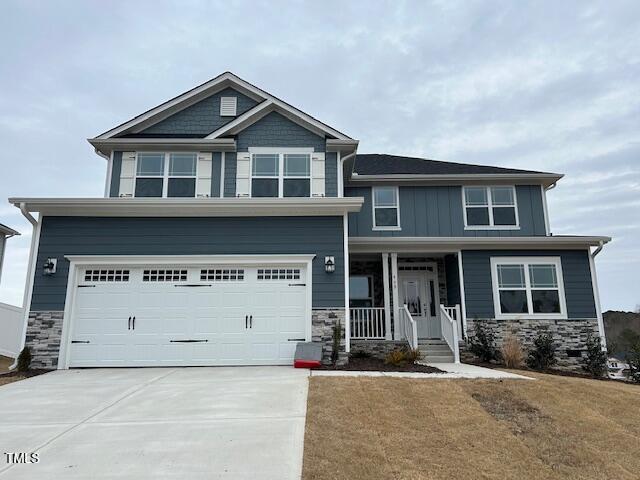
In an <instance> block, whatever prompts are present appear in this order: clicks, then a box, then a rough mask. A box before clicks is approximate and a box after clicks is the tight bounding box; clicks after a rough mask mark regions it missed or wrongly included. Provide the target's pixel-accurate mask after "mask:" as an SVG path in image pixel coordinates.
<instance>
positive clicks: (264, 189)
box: [251, 153, 311, 197]
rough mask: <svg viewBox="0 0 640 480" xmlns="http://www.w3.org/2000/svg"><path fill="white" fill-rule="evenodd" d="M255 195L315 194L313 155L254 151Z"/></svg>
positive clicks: (252, 189) (252, 175) (290, 195)
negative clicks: (312, 174) (312, 181)
mask: <svg viewBox="0 0 640 480" xmlns="http://www.w3.org/2000/svg"><path fill="white" fill-rule="evenodd" d="M251 196H252V197H309V196H311V155H310V154H308V153H254V154H253V155H252V158H251Z"/></svg>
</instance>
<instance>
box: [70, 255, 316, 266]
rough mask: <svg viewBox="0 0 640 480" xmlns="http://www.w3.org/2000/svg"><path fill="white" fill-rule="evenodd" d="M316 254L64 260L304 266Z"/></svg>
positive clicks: (80, 260) (79, 259)
mask: <svg viewBox="0 0 640 480" xmlns="http://www.w3.org/2000/svg"><path fill="white" fill-rule="evenodd" d="M315 257H316V255H315V254H294V255H280V254H274V255H66V256H65V257H64V258H66V259H67V260H69V261H70V262H73V263H75V264H78V265H148V264H150V263H153V264H154V265H155V264H161V265H185V266H187V265H201V264H214V265H259V264H269V265H278V264H287V265H289V264H290V265H304V264H307V263H308V262H310V261H312V260H313V259H314V258H315Z"/></svg>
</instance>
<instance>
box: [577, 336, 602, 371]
mask: <svg viewBox="0 0 640 480" xmlns="http://www.w3.org/2000/svg"><path fill="white" fill-rule="evenodd" d="M586 345H587V356H586V358H585V359H584V364H583V365H582V368H583V370H584V371H586V372H588V373H589V374H590V375H591V376H592V377H595V378H600V377H603V376H604V374H605V373H606V372H607V352H606V351H605V350H604V349H603V348H602V340H601V338H600V336H599V335H597V336H594V335H593V333H591V332H589V334H588V335H587V344H586Z"/></svg>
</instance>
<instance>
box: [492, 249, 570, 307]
mask: <svg viewBox="0 0 640 480" xmlns="http://www.w3.org/2000/svg"><path fill="white" fill-rule="evenodd" d="M491 274H492V281H493V296H494V305H495V310H496V312H495V313H496V318H527V317H534V318H535V317H541V318H566V300H565V297H564V288H563V283H562V269H561V264H560V258H558V257H544V258H496V257H494V258H492V259H491Z"/></svg>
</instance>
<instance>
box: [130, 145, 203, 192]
mask: <svg viewBox="0 0 640 480" xmlns="http://www.w3.org/2000/svg"><path fill="white" fill-rule="evenodd" d="M196 165H197V154H196V153H152V152H139V153H138V155H137V159H136V179H135V196H136V197H191V198H192V197H195V195H196Z"/></svg>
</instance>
